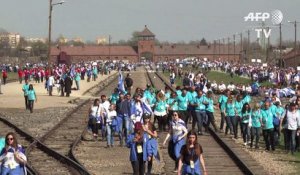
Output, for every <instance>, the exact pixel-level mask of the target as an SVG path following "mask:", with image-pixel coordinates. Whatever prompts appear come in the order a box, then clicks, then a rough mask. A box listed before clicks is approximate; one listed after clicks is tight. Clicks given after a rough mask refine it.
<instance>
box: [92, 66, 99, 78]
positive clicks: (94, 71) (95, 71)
mask: <svg viewBox="0 0 300 175" xmlns="http://www.w3.org/2000/svg"><path fill="white" fill-rule="evenodd" d="M97 75H98V69H97V67H96V66H94V67H93V81H96V79H97Z"/></svg>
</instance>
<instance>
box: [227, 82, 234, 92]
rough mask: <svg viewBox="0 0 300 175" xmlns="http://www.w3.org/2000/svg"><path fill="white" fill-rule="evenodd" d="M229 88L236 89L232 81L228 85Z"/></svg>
mask: <svg viewBox="0 0 300 175" xmlns="http://www.w3.org/2000/svg"><path fill="white" fill-rule="evenodd" d="M227 89H229V90H230V91H231V92H233V91H234V90H235V85H234V84H233V83H232V82H230V84H229V85H228V86H227Z"/></svg>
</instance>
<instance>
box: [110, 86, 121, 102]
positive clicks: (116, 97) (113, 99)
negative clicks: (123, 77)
mask: <svg viewBox="0 0 300 175" xmlns="http://www.w3.org/2000/svg"><path fill="white" fill-rule="evenodd" d="M109 100H110V103H111V104H116V103H117V101H118V100H119V90H118V88H115V90H114V93H112V94H111V95H110V97H109Z"/></svg>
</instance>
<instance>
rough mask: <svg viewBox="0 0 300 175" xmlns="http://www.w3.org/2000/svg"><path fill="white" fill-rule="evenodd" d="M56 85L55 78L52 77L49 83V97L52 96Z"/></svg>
mask: <svg viewBox="0 0 300 175" xmlns="http://www.w3.org/2000/svg"><path fill="white" fill-rule="evenodd" d="M54 84H55V81H54V76H53V75H50V77H49V78H48V81H47V85H48V92H49V96H52V91H53V86H54Z"/></svg>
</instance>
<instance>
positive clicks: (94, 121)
mask: <svg viewBox="0 0 300 175" xmlns="http://www.w3.org/2000/svg"><path fill="white" fill-rule="evenodd" d="M101 113H102V109H101V108H100V100H99V99H95V100H94V103H93V105H92V106H91V108H90V109H89V113H88V115H89V127H90V128H92V133H93V136H94V139H97V137H98V132H99V129H100V126H101V121H103V120H102V118H101V116H102V115H101Z"/></svg>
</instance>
